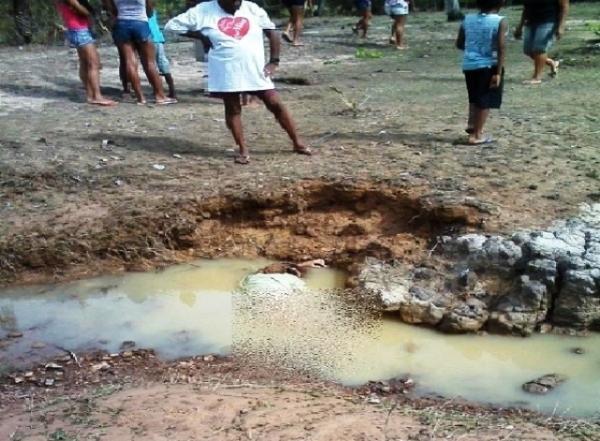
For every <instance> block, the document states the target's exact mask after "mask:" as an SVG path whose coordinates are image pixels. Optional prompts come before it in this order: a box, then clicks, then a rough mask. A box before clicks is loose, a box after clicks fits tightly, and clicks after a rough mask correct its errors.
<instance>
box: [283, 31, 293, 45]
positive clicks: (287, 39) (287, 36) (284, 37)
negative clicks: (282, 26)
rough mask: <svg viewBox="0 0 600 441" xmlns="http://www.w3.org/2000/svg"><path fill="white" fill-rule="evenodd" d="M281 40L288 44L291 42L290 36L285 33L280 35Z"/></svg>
mask: <svg viewBox="0 0 600 441" xmlns="http://www.w3.org/2000/svg"><path fill="white" fill-rule="evenodd" d="M281 38H283V39H284V40H285V41H287V42H288V43H291V42H292V37H290V34H288V33H287V32H282V33H281Z"/></svg>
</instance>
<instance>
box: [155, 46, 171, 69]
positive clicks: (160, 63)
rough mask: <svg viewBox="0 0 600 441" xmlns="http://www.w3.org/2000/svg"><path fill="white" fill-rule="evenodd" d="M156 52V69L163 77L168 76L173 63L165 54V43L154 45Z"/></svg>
mask: <svg viewBox="0 0 600 441" xmlns="http://www.w3.org/2000/svg"><path fill="white" fill-rule="evenodd" d="M154 50H155V52H156V67H158V72H159V73H160V74H161V75H168V74H170V73H171V63H169V59H168V58H167V54H166V53H165V45H164V43H154Z"/></svg>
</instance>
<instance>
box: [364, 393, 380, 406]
mask: <svg viewBox="0 0 600 441" xmlns="http://www.w3.org/2000/svg"><path fill="white" fill-rule="evenodd" d="M367 403H369V404H380V403H381V398H379V397H378V396H377V395H375V394H371V395H369V397H368V398H367Z"/></svg>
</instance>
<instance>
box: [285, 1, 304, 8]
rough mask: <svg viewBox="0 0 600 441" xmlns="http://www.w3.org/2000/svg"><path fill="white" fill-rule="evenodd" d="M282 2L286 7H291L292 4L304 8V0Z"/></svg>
mask: <svg viewBox="0 0 600 441" xmlns="http://www.w3.org/2000/svg"><path fill="white" fill-rule="evenodd" d="M282 2H283V6H285V7H286V8H291V7H292V6H295V7H303V8H304V0H282Z"/></svg>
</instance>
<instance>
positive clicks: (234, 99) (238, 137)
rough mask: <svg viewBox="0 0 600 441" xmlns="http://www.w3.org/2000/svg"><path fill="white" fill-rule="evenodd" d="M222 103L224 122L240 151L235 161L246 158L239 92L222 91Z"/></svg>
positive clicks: (246, 150)
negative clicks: (223, 106)
mask: <svg viewBox="0 0 600 441" xmlns="http://www.w3.org/2000/svg"><path fill="white" fill-rule="evenodd" d="M222 96H223V104H224V105H225V124H226V125H227V128H228V129H229V131H230V132H231V135H232V136H233V140H234V141H235V143H236V145H237V146H238V148H239V150H240V152H239V156H238V158H241V159H239V160H237V161H236V162H240V161H243V160H244V159H245V160H246V162H247V160H248V154H249V151H248V146H246V141H245V140H244V128H243V126H242V104H241V102H240V94H239V93H237V92H228V93H223V94H222Z"/></svg>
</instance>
